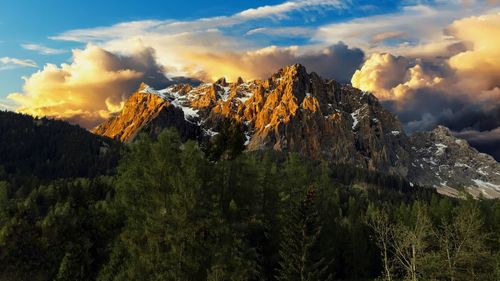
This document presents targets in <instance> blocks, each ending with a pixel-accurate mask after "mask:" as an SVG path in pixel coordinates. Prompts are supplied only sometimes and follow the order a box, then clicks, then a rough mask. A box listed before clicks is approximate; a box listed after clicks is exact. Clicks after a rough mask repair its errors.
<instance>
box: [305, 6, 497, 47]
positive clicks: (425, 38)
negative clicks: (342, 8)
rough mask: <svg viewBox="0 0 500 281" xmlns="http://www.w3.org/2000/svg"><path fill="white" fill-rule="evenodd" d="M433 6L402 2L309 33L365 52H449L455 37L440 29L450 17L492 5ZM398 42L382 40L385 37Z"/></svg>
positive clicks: (324, 41) (487, 9)
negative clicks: (392, 8) (393, 9)
mask: <svg viewBox="0 0 500 281" xmlns="http://www.w3.org/2000/svg"><path fill="white" fill-rule="evenodd" d="M444 3H445V4H441V5H437V6H427V5H414V6H405V7H403V9H402V10H401V11H400V12H396V13H392V14H383V15H376V16H369V17H364V18H356V19H353V20H350V21H347V22H340V23H333V24H327V25H324V26H321V27H319V28H318V29H317V32H316V33H315V34H314V35H313V40H314V41H315V42H320V43H322V44H330V43H331V42H337V41H339V40H342V41H343V42H345V43H347V44H348V45H350V46H356V47H361V48H362V49H363V50H365V51H367V52H369V53H381V52H387V53H391V54H394V55H405V56H418V57H429V56H449V55H450V52H449V50H448V47H449V46H450V45H452V44H454V43H456V42H458V40H455V39H454V38H452V37H450V36H447V35H446V34H444V33H443V29H444V28H445V27H446V26H447V25H449V24H450V23H452V22H453V21H454V20H457V19H460V18H463V17H466V16H468V15H470V14H478V13H479V14H481V13H492V12H493V11H495V8H492V7H490V6H486V5H483V4H476V5H472V4H471V5H470V6H469V7H468V8H467V9H464V8H463V6H462V4H461V3H454V2H452V1H451V2H444ZM388 37H389V38H390V37H392V38H398V39H400V41H401V42H400V43H399V44H394V43H390V42H389V43H386V42H385V40H384V39H387V38H388Z"/></svg>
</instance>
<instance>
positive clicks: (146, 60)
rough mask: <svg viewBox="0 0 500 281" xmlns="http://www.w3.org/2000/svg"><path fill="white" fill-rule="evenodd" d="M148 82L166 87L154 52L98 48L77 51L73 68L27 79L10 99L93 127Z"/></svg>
mask: <svg viewBox="0 0 500 281" xmlns="http://www.w3.org/2000/svg"><path fill="white" fill-rule="evenodd" d="M142 81H145V82H147V83H150V84H151V85H158V86H159V84H165V83H167V82H168V81H167V79H166V77H165V76H164V75H163V68H162V67H161V66H159V65H158V64H157V63H156V59H155V57H154V50H152V49H143V50H142V51H140V52H137V53H135V54H134V55H132V56H126V57H125V56H118V55H116V54H113V53H110V52H108V51H105V50H103V49H102V48H99V47H97V46H94V45H89V46H87V48H86V49H85V50H75V51H73V61H72V63H71V64H62V65H61V66H60V67H58V66H56V65H53V64H47V65H46V66H45V67H44V68H43V69H42V70H40V71H38V72H36V73H34V74H33V75H31V76H30V77H28V78H25V84H24V87H23V92H22V93H12V94H10V95H9V96H8V99H11V100H13V101H15V102H17V103H18V104H19V105H20V107H19V108H18V111H19V112H22V113H27V114H31V115H35V116H50V117H54V118H60V119H64V120H68V121H70V122H72V123H76V124H80V125H81V126H83V127H86V128H91V127H93V126H95V125H97V124H98V123H100V122H102V121H103V120H105V119H106V118H109V117H110V114H112V113H113V112H116V111H118V110H120V109H121V106H122V104H123V102H124V99H125V98H126V97H127V96H128V95H130V93H131V92H132V91H134V89H136V88H137V87H138V85H139V84H140V82H142Z"/></svg>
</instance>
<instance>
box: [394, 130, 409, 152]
mask: <svg viewBox="0 0 500 281" xmlns="http://www.w3.org/2000/svg"><path fill="white" fill-rule="evenodd" d="M391 134H392V135H393V136H398V135H399V134H401V132H400V131H391ZM412 148H414V147H412Z"/></svg>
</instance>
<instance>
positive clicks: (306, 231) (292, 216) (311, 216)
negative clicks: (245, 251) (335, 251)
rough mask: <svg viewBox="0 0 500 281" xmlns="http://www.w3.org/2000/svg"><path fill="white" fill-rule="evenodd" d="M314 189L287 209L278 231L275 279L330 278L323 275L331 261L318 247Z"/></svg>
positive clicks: (311, 280) (307, 279)
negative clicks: (279, 240)
mask: <svg viewBox="0 0 500 281" xmlns="http://www.w3.org/2000/svg"><path fill="white" fill-rule="evenodd" d="M315 196H316V193H315V190H314V188H310V189H309V190H308V192H307V194H306V196H305V198H304V199H303V200H302V201H301V202H299V204H297V205H296V207H295V208H293V209H292V210H290V213H289V215H288V216H287V217H286V219H285V225H284V227H283V230H282V234H281V243H280V251H279V253H280V256H281V261H280V263H279V265H280V268H279V269H278V275H277V279H278V280H280V281H285V280H287V281H293V280H300V281H316V280H331V278H332V276H331V275H328V276H325V273H326V272H327V271H328V267H329V266H330V264H331V261H330V260H328V257H325V256H322V255H321V250H320V249H318V248H317V241H318V238H319V236H320V232H321V228H320V227H319V222H318V215H317V213H316V210H315V200H316V198H315Z"/></svg>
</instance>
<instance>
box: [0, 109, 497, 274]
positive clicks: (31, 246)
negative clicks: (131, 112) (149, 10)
mask: <svg viewBox="0 0 500 281" xmlns="http://www.w3.org/2000/svg"><path fill="white" fill-rule="evenodd" d="M19 118H21V117H19ZM21 119H22V118H21ZM23 120H24V119H23ZM35 121H37V120H35ZM23 122H24V121H23ZM26 122H27V121H26ZM28 123H29V122H28ZM29 124H35V123H33V122H31V123H29ZM4 126H10V125H9V124H7V125H6V124H4ZM12 126H15V125H12ZM26 126H27V127H28V128H31V127H30V126H32V125H26ZM34 130H36V128H35V127H33V128H32V129H31V131H34ZM68 130H69V129H68ZM55 131H57V132H60V129H57V130H55ZM70 131H71V130H70ZM2 134H3V132H2ZM80 134H82V135H83V136H84V137H82V138H83V139H84V138H86V137H85V136H86V133H85V132H80ZM23 136H26V132H24V134H21V135H15V134H11V137H10V138H6V137H4V138H2V139H0V147H7V146H6V145H7V144H6V143H11V142H12V141H13V140H15V139H16V138H21V137H23ZM35 136H37V135H34V137H35ZM54 136H55V135H54ZM82 138H80V139H82ZM68 141H69V139H68ZM73 141H74V142H75V141H76V140H73ZM102 141H104V143H106V147H107V148H108V149H107V150H106V152H103V151H102V149H99V147H102V145H103V144H102ZM241 141H242V138H241V137H240V136H239V132H238V130H237V129H235V128H233V127H231V126H228V127H227V128H226V132H225V133H221V134H220V135H218V136H217V137H216V138H215V140H214V141H213V142H209V143H202V144H198V143H196V142H194V141H189V140H182V139H181V138H180V137H179V135H178V134H177V133H176V131H174V130H166V131H164V132H163V133H161V134H160V135H159V136H157V137H156V138H154V139H151V138H150V137H148V136H146V135H141V136H139V137H138V139H137V140H136V141H134V142H133V143H130V144H127V145H120V144H115V143H114V142H112V141H111V140H99V142H97V143H99V145H97V143H95V142H94V140H89V141H88V142H86V144H85V143H83V142H82V143H77V144H75V145H74V146H72V145H66V146H64V147H62V148H61V147H58V148H57V147H56V148H55V147H54V146H53V145H50V144H49V143H47V144H45V145H44V146H41V147H39V148H37V149H35V150H36V151H39V152H40V154H39V156H36V155H35V156H33V157H34V158H33V159H31V158H26V157H23V156H18V158H16V159H17V160H16V159H15V157H16V156H15V155H14V154H12V155H13V156H9V157H11V158H10V159H11V160H10V161H4V162H2V163H1V164H0V165H2V167H3V168H0V280H2V281H3V280H5V281H13V280H30V281H38V280H40V281H42V280H57V281H63V280H65V281H66V280H67V281H69V280H71V281H79V280H82V281H83V280H89V281H90V280H99V281H119V280H120V281H121V280H144V281H156V280H179V281H181V280H182V281H190V280H193V281H194V280H207V281H222V280H242V281H243V280H273V281H274V280H276V281H284V280H290V281H294V280H297V281H305V280H310V281H313V280H412V281H414V280H451V281H455V280H457V281H458V280H500V235H499V234H500V201H499V200H486V199H482V198H479V199H473V198H471V197H470V196H468V195H467V194H466V193H465V192H463V194H462V196H461V197H460V198H450V197H445V196H442V195H439V194H437V193H436V192H435V190H434V189H431V188H426V187H420V186H416V185H415V186H414V185H412V184H410V183H409V182H406V181H405V180H403V179H400V178H398V177H394V176H389V175H384V174H380V173H376V172H372V171H366V170H362V169H357V168H354V167H350V166H346V165H335V164H332V163H327V162H323V161H313V160H309V159H304V158H301V157H300V156H298V155H296V154H292V153H281V152H276V151H259V152H243V148H244V147H243V146H242V143H241ZM89 143H90V144H93V145H88V144H89ZM13 149H15V148H12V149H10V150H9V151H13ZM54 149H56V150H57V149H59V150H58V152H56V151H55V150H54ZM53 150H54V151H53ZM37 153H38V152H37ZM47 153H52V154H51V156H50V157H52V158H50V159H58V160H57V161H55V160H54V161H52V162H50V163H46V165H37V163H40V161H39V159H41V157H46V155H47ZM30 155H34V154H33V153H31V154H30ZM44 155H45V156H44ZM61 155H62V156H61ZM23 159H28V160H24V161H23ZM13 163H15V165H14V164H13ZM68 163H76V164H72V165H69V164H68ZM44 167H45V168H46V169H47V168H50V170H43V168H44ZM65 167H68V169H66V168H65ZM103 167H105V169H104V168H103ZM35 168H36V169H37V170H36V171H37V172H36V173H33V172H32V171H34V169H35Z"/></svg>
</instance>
